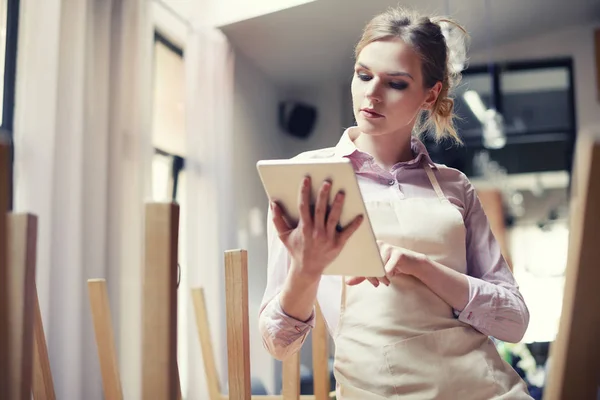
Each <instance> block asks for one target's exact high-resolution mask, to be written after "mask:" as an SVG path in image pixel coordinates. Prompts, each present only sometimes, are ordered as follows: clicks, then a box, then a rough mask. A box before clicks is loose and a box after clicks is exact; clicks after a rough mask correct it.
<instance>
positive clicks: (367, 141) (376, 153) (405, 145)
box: [354, 133, 414, 171]
mask: <svg viewBox="0 0 600 400" xmlns="http://www.w3.org/2000/svg"><path fill="white" fill-rule="evenodd" d="M410 141H411V135H410V134H403V133H389V134H384V135H367V134H362V133H361V134H359V135H358V137H357V138H356V139H355V140H354V144H355V146H356V147H357V148H358V149H359V150H360V151H364V152H365V153H368V154H370V155H371V156H373V158H374V159H375V162H376V163H377V164H379V165H381V166H382V167H383V168H385V170H387V171H389V170H390V169H391V168H392V167H393V166H394V165H396V164H397V163H399V162H406V161H410V160H412V159H413V158H414V155H413V152H412V149H411V143H410Z"/></svg>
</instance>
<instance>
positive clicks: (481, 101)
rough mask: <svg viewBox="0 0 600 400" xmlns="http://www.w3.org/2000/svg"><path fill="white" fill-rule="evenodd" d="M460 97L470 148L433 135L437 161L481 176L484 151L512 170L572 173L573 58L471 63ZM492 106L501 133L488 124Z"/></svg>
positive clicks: (461, 123)
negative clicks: (436, 140) (479, 158)
mask: <svg viewBox="0 0 600 400" xmlns="http://www.w3.org/2000/svg"><path fill="white" fill-rule="evenodd" d="M454 101H455V108H454V111H455V113H456V115H457V117H458V118H457V119H456V127H457V130H458V133H459V135H460V136H461V138H462V139H463V141H464V143H465V146H461V147H450V146H448V144H447V143H442V144H435V143H433V141H432V140H430V139H427V140H426V145H427V147H428V148H429V150H430V152H431V156H432V158H433V159H434V160H435V161H437V162H440V163H443V164H446V165H448V166H451V167H454V168H458V169H460V170H461V171H463V172H464V173H465V174H466V175H468V176H478V174H479V172H478V171H477V168H476V166H475V165H474V164H475V160H476V159H477V156H478V154H480V153H481V152H484V153H487V154H489V157H490V159H491V160H492V161H496V162H498V163H499V164H500V165H502V166H503V167H504V168H505V169H506V172H507V173H508V174H514V173H532V172H544V171H564V170H566V171H569V172H570V170H571V163H572V156H573V147H574V143H575V135H576V130H577V128H576V123H575V96H574V83H573V62H572V60H571V59H557V60H543V61H525V62H521V61H520V62H509V63H501V64H500V63H498V64H493V65H491V66H474V67H469V68H468V69H467V70H466V71H464V73H463V79H462V81H461V83H460V84H459V86H458V88H457V89H456V91H455V93H454ZM491 109H495V110H496V111H497V114H496V116H497V117H499V118H500V121H501V123H500V125H499V126H501V127H502V128H503V129H501V130H500V131H498V130H494V129H490V125H489V124H487V123H488V121H489V119H488V118H489V117H490V115H494V113H493V112H492V111H491ZM493 127H494V126H493V125H492V128H493Z"/></svg>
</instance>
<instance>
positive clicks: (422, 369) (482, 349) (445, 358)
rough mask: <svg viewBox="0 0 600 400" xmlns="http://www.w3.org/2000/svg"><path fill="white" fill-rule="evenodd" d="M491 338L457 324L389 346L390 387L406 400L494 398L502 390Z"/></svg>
mask: <svg viewBox="0 0 600 400" xmlns="http://www.w3.org/2000/svg"><path fill="white" fill-rule="evenodd" d="M487 340H488V338H487V337H486V336H485V335H482V334H481V333H479V332H477V331H475V330H474V329H473V328H471V327H456V328H449V329H443V330H439V331H435V332H431V333H426V334H423V335H419V336H416V337H413V338H409V339H405V340H402V341H399V342H396V343H392V344H390V345H386V346H384V349H383V352H384V355H385V361H386V363H387V368H388V371H389V380H390V386H393V388H394V390H395V394H396V396H397V398H403V399H407V398H415V399H461V400H467V399H478V400H481V399H491V398H493V397H495V396H497V395H498V394H499V391H498V385H497V383H496V382H495V380H494V377H493V374H492V370H491V366H490V365H489V364H488V362H487V355H486V352H487V351H489V347H486V341H487Z"/></svg>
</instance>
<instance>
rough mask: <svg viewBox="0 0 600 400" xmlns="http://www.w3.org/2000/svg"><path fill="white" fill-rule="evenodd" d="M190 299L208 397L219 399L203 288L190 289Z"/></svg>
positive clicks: (219, 394) (213, 399)
mask: <svg viewBox="0 0 600 400" xmlns="http://www.w3.org/2000/svg"><path fill="white" fill-rule="evenodd" d="M192 301H193V302H194V312H195V314H196V328H197V330H198V336H199V338H200V348H201V349H202V361H203V362H204V371H205V374H206V384H207V385H208V396H209V397H210V400H220V399H221V396H222V395H221V389H220V387H219V375H218V372H217V363H216V361H215V352H214V349H213V344H212V339H211V337H210V328H209V325H208V312H207V308H206V300H205V297H204V289H202V288H195V289H192Z"/></svg>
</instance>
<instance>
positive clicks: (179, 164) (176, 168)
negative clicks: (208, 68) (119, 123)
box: [154, 29, 185, 203]
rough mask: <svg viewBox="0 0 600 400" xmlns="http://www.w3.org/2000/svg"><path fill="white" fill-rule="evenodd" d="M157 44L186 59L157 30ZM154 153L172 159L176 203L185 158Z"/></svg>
mask: <svg viewBox="0 0 600 400" xmlns="http://www.w3.org/2000/svg"><path fill="white" fill-rule="evenodd" d="M157 42H158V43H161V44H163V45H164V46H165V47H167V48H168V49H169V50H171V51H172V52H173V53H175V54H177V55H178V56H179V57H181V58H183V57H184V52H183V49H182V48H181V47H179V46H177V45H176V44H175V43H173V41H171V40H170V39H169V38H167V36H165V35H164V34H162V33H161V32H160V31H159V30H158V29H155V30H154V43H155V44H156V43H157ZM154 153H155V154H160V155H162V156H166V157H171V179H172V182H171V183H172V189H173V190H172V194H171V200H172V201H173V202H175V203H176V202H177V189H178V183H179V176H180V173H181V172H182V171H183V170H184V169H185V158H184V157H182V156H180V155H177V154H172V153H170V152H167V151H165V150H163V149H160V148H158V147H155V148H154Z"/></svg>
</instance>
